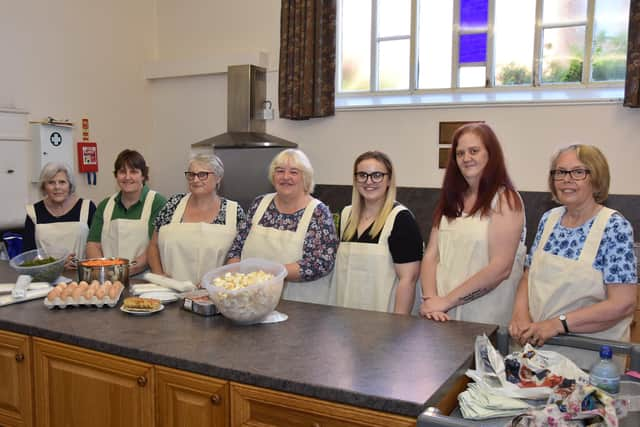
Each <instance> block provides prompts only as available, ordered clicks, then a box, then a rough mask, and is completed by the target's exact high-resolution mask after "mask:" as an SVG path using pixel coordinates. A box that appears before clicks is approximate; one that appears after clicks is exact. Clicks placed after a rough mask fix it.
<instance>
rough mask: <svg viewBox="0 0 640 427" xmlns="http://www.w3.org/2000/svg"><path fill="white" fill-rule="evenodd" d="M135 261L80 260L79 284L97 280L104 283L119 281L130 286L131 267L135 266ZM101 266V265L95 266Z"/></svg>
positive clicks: (121, 259) (111, 259)
mask: <svg viewBox="0 0 640 427" xmlns="http://www.w3.org/2000/svg"><path fill="white" fill-rule="evenodd" d="M135 263H136V262H135V261H131V262H130V261H129V260H128V259H126V258H90V259H83V260H78V261H77V265H78V282H80V281H82V280H84V281H85V282H88V283H91V281H93V280H97V281H99V282H100V283H104V282H105V281H106V280H110V281H112V282H115V281H116V280H119V281H120V282H122V284H123V285H125V286H128V285H129V267H130V266H132V265H135ZM94 264H99V265H94Z"/></svg>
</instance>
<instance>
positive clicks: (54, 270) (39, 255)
mask: <svg viewBox="0 0 640 427" xmlns="http://www.w3.org/2000/svg"><path fill="white" fill-rule="evenodd" d="M68 255H69V252H68V251H66V250H65V249H49V250H45V249H32V250H30V251H27V252H23V253H21V254H20V255H16V256H15V257H13V258H11V260H10V261H9V265H10V266H11V267H12V268H13V269H14V270H15V271H17V272H18V274H27V275H29V276H31V278H32V279H31V280H32V281H34V282H49V283H51V282H53V281H55V280H56V279H57V278H58V277H60V274H62V270H64V263H65V261H66V259H67V256H68ZM48 257H52V258H55V261H52V262H50V263H48V264H42V265H34V266H31V267H23V266H21V265H20V264H23V263H25V262H29V261H33V260H36V259H45V258H48Z"/></svg>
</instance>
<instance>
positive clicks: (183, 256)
mask: <svg viewBox="0 0 640 427" xmlns="http://www.w3.org/2000/svg"><path fill="white" fill-rule="evenodd" d="M190 197H191V193H189V194H187V195H186V196H184V197H183V198H182V200H180V202H179V203H178V206H177V207H176V210H175V211H174V212H173V216H172V217H171V222H170V223H169V224H166V225H163V226H162V227H160V232H159V233H158V247H159V249H160V259H161V260H162V266H163V268H164V271H165V272H166V273H167V274H169V275H170V276H171V277H172V278H174V279H177V280H189V281H191V282H192V283H195V284H198V283H200V280H201V279H202V276H204V274H205V273H206V272H207V271H209V270H213V269H214V268H218V267H220V266H222V265H224V263H225V261H226V259H227V252H229V248H231V244H232V243H233V239H234V238H235V237H236V220H237V215H238V213H237V211H238V204H237V203H236V202H233V201H231V200H227V212H226V220H225V224H207V223H204V222H188V223H182V222H180V221H181V220H182V216H183V215H184V211H185V209H186V207H187V203H188V202H189V198H190Z"/></svg>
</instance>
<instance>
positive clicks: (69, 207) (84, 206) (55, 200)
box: [22, 162, 96, 269]
mask: <svg viewBox="0 0 640 427" xmlns="http://www.w3.org/2000/svg"><path fill="white" fill-rule="evenodd" d="M75 189H76V186H75V179H74V176H73V171H72V170H71V168H70V167H69V166H68V165H66V164H64V163H54V162H49V163H47V164H46V165H44V167H43V168H42V171H41V172H40V193H41V194H42V196H43V199H42V200H40V201H39V202H37V203H34V204H29V205H27V206H26V210H27V217H26V219H25V223H24V237H23V245H22V249H23V251H28V250H32V249H36V248H42V249H45V250H46V249H50V248H54V247H55V248H63V249H66V250H67V251H68V252H69V257H68V259H67V262H66V263H65V268H67V269H74V268H75V263H74V262H73V258H74V257H78V258H84V253H85V252H84V251H85V245H86V243H87V236H88V235H89V227H90V226H91V221H92V219H93V214H94V213H95V211H96V205H95V204H94V203H93V202H92V201H91V200H89V199H81V198H79V197H78V196H77V195H76V194H75Z"/></svg>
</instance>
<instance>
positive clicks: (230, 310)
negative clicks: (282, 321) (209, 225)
mask: <svg viewBox="0 0 640 427" xmlns="http://www.w3.org/2000/svg"><path fill="white" fill-rule="evenodd" d="M286 275H287V270H286V268H285V267H284V266H283V265H282V264H278V263H275V262H271V261H267V260H264V259H259V258H248V259H245V260H243V261H241V262H239V263H236V264H229V265H226V266H224V267H220V268H216V269H215V270H212V271H209V272H208V273H206V274H205V275H204V277H203V278H202V284H203V285H204V287H205V288H206V289H207V291H208V292H209V297H210V298H211V300H212V301H213V302H214V304H215V305H216V307H218V310H220V312H221V313H222V315H223V316H225V317H227V318H229V319H231V320H233V321H234V322H236V323H240V324H245V325H250V324H253V323H259V322H260V321H262V320H263V319H264V318H265V317H267V315H269V314H270V313H271V312H272V311H273V310H274V309H275V308H276V306H277V305H278V302H279V301H280V296H281V294H282V287H283V284H284V278H285V277H286Z"/></svg>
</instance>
